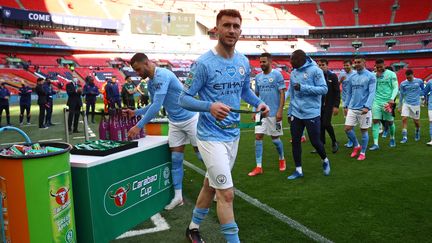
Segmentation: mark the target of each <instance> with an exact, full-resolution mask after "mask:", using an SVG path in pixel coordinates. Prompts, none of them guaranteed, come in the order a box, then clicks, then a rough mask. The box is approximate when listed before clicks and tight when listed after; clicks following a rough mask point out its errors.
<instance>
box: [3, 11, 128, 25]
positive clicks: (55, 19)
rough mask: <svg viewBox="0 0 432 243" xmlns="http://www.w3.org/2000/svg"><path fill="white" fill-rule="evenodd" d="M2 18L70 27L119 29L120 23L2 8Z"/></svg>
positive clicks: (109, 20)
mask: <svg viewBox="0 0 432 243" xmlns="http://www.w3.org/2000/svg"><path fill="white" fill-rule="evenodd" d="M1 12H2V13H1V18H2V19H11V20H22V21H30V22H38V23H53V24H61V25H70V26H80V27H91V28H102V29H119V28H120V22H119V21H116V20H111V19H99V18H89V17H80V16H67V15H62V14H53V13H44V12H38V11H27V10H21V9H15V8H8V7H1Z"/></svg>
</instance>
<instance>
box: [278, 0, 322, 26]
mask: <svg viewBox="0 0 432 243" xmlns="http://www.w3.org/2000/svg"><path fill="white" fill-rule="evenodd" d="M272 6H274V7H277V8H280V9H283V10H287V11H288V12H290V13H291V14H292V15H294V16H296V17H298V18H300V19H302V20H304V21H305V22H306V23H308V24H309V25H310V26H322V22H321V19H320V17H319V15H318V14H317V12H316V11H317V7H316V4H315V3H303V4H272Z"/></svg>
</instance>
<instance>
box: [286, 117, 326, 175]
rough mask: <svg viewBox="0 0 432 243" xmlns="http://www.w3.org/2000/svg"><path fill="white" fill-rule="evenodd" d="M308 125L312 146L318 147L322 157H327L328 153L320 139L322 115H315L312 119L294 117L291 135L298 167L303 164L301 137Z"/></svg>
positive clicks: (317, 149)
mask: <svg viewBox="0 0 432 243" xmlns="http://www.w3.org/2000/svg"><path fill="white" fill-rule="evenodd" d="M305 127H306V130H307V132H308V135H309V140H310V141H311V144H312V146H313V147H314V148H315V149H316V151H317V152H318V154H319V156H320V157H321V159H325V158H327V154H326V152H325V149H324V145H323V143H322V142H321V140H320V133H321V119H320V117H319V116H318V117H315V118H312V119H304V120H303V119H298V118H297V117H294V119H293V120H292V121H291V129H290V130H291V137H292V153H293V157H294V162H295V165H296V167H300V166H301V164H302V163H301V153H302V148H301V137H302V135H303V131H304V129H305Z"/></svg>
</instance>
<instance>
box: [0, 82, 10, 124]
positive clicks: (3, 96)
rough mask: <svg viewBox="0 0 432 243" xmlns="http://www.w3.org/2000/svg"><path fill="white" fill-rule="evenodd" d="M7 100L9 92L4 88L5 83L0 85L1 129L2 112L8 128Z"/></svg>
mask: <svg viewBox="0 0 432 243" xmlns="http://www.w3.org/2000/svg"><path fill="white" fill-rule="evenodd" d="M9 98H10V92H9V90H8V89H7V88H6V83H2V84H1V85H0V127H1V119H2V114H3V110H5V111H6V122H7V125H8V126H10V125H11V123H10V114H9Z"/></svg>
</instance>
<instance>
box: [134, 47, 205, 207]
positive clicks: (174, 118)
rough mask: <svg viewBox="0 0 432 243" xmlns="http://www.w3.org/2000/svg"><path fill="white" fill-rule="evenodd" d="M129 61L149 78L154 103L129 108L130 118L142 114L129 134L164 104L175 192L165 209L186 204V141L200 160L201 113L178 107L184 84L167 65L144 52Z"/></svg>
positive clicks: (135, 130) (142, 75) (135, 131)
mask: <svg viewBox="0 0 432 243" xmlns="http://www.w3.org/2000/svg"><path fill="white" fill-rule="evenodd" d="M130 63H131V66H132V68H133V69H134V70H135V72H137V73H138V75H140V76H141V78H143V79H146V78H147V77H148V78H149V81H148V91H149V93H150V98H151V101H152V103H151V104H150V105H148V106H146V107H145V108H142V109H138V110H126V113H128V115H129V117H133V116H141V115H143V117H142V119H141V120H140V121H139V122H138V124H137V125H135V126H134V127H132V128H131V129H130V130H129V132H128V137H131V138H134V137H136V135H138V133H139V132H140V131H141V129H143V127H144V126H145V124H147V123H148V122H149V121H150V120H151V119H153V118H154V117H155V116H156V115H157V114H158V112H159V110H160V109H161V107H162V105H163V107H164V108H165V109H166V110H167V112H168V119H169V130H168V143H169V146H170V149H171V160H172V177H173V186H174V192H175V194H174V198H173V199H172V201H171V202H170V203H169V204H168V205H166V206H165V209H166V210H171V209H173V208H174V207H176V206H181V205H183V196H182V181H183V158H184V147H185V144H188V143H189V142H190V143H191V144H192V146H193V147H194V150H195V152H196V154H197V156H198V158H199V159H201V156H200V154H199V152H198V148H197V145H196V127H197V123H198V114H197V113H195V112H191V111H188V110H185V109H183V108H181V107H180V106H179V104H178V102H177V101H178V97H179V96H180V93H181V91H182V89H183V87H182V84H181V83H180V81H179V80H178V79H177V77H176V76H175V74H174V73H173V72H171V71H170V70H168V69H165V68H159V67H156V66H155V65H154V64H153V63H152V62H151V61H150V60H149V59H148V57H147V56H146V55H145V54H143V53H137V54H135V55H134V56H133V57H132V59H131V61H130Z"/></svg>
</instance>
